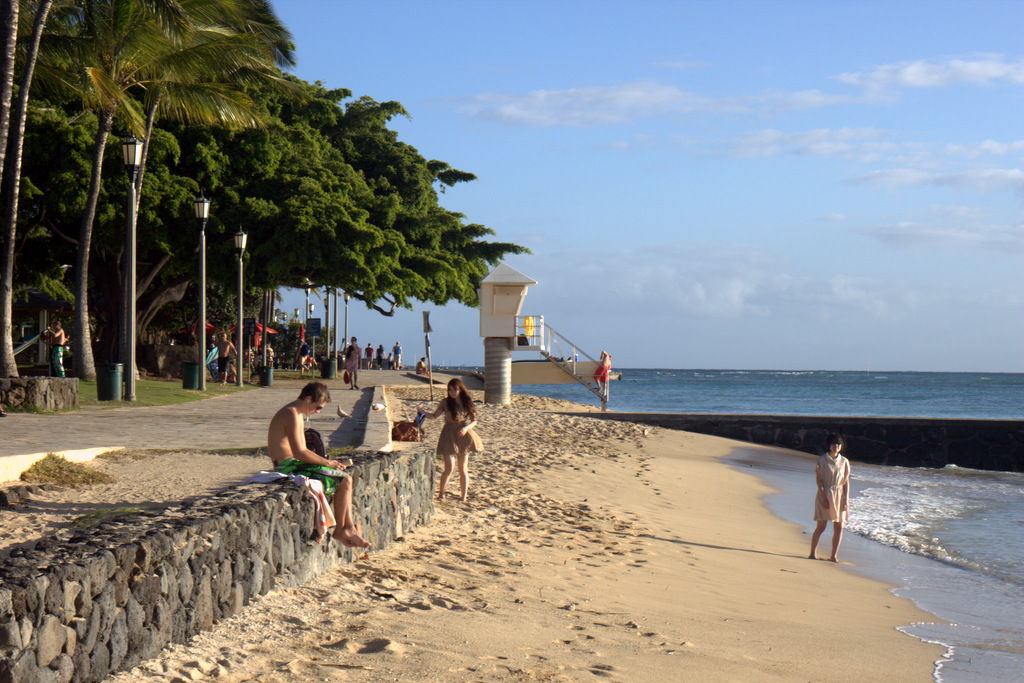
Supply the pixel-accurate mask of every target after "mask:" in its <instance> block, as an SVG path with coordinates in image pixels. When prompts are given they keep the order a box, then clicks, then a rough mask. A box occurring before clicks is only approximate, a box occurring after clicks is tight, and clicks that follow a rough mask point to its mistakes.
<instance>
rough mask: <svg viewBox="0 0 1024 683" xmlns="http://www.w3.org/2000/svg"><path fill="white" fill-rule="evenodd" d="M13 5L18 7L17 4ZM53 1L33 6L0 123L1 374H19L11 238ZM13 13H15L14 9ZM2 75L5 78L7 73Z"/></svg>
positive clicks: (13, 234) (12, 245) (12, 239)
mask: <svg viewBox="0 0 1024 683" xmlns="http://www.w3.org/2000/svg"><path fill="white" fill-rule="evenodd" d="M12 4H14V5H15V6H17V4H18V3H16V2H14V3H12ZM52 4H53V0H41V1H40V2H39V5H38V6H37V7H36V12H35V21H34V22H33V26H32V36H31V38H30V39H29V44H28V48H27V50H26V51H25V66H24V67H23V69H22V75H21V85H20V86H19V90H18V101H17V104H16V105H15V109H14V113H13V117H12V118H13V120H12V121H11V123H13V126H9V125H8V124H0V125H3V129H4V130H3V135H8V136H10V139H9V143H10V149H9V152H8V154H7V156H6V157H4V155H3V154H2V153H0V167H7V169H8V173H7V178H8V182H7V197H6V201H5V203H4V215H3V226H4V228H3V235H4V242H3V244H4V253H3V261H2V263H0V273H2V284H0V292H2V295H3V301H2V302H0V377H3V376H7V377H17V376H18V363H17V361H16V360H15V358H14V339H13V338H12V337H11V327H12V325H13V323H14V310H13V304H14V240H15V236H16V232H17V225H18V195H19V190H20V188H21V152H22V147H23V143H24V140H25V117H26V116H27V115H28V96H29V92H30V91H31V89H32V75H33V73H34V70H35V64H36V55H37V54H38V53H39V41H40V39H41V38H42V35H43V27H44V26H45V25H46V17H47V15H48V14H49V13H50V7H51V5H52ZM15 14H17V10H16V9H15ZM5 72H6V60H5ZM4 78H6V73H5V76H4ZM9 128H13V133H14V134H13V135H12V136H11V135H10V133H8V130H9ZM3 135H0V137H3ZM4 144H5V142H4V141H0V147H2V146H4ZM2 178H3V174H2V173H0V179H2Z"/></svg>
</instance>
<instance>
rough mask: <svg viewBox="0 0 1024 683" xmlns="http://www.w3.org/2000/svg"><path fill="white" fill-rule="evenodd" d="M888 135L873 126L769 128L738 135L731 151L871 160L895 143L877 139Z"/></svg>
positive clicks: (751, 153)
mask: <svg viewBox="0 0 1024 683" xmlns="http://www.w3.org/2000/svg"><path fill="white" fill-rule="evenodd" d="M888 135H889V133H888V131H884V130H880V129H877V128H841V129H839V130H831V129H828V128H819V129H817V130H811V131H804V132H799V133H783V132H782V131H779V130H772V129H769V130H761V131H757V132H754V133H747V134H745V135H741V136H740V137H739V139H738V140H737V141H736V143H735V151H736V154H737V155H739V156H742V157H774V156H779V155H781V154H796V155H817V156H826V157H842V158H851V157H852V158H857V159H860V160H874V159H877V158H878V156H879V154H880V153H881V152H882V151H887V150H891V149H893V148H894V147H895V146H894V145H892V144H891V143H887V142H880V141H881V139H882V138H884V137H887V136H888ZM868 143H872V144H868Z"/></svg>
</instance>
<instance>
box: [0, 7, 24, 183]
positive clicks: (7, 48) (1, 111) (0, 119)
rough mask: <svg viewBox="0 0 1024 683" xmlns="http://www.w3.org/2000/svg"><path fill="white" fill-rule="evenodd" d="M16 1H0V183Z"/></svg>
mask: <svg viewBox="0 0 1024 683" xmlns="http://www.w3.org/2000/svg"><path fill="white" fill-rule="evenodd" d="M20 4H21V3H20V2H18V0H0V16H2V17H3V24H2V26H3V33H2V34H0V182H3V179H4V172H3V168H4V159H5V155H6V154H7V129H8V125H9V124H10V121H11V98H12V97H13V96H14V58H15V55H16V53H17V48H18V9H19V6H20Z"/></svg>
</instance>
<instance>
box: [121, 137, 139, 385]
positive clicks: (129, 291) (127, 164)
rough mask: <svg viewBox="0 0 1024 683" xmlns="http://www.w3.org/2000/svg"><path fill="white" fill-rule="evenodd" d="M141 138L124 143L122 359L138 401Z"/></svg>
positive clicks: (125, 381) (127, 377)
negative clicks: (137, 237)
mask: <svg viewBox="0 0 1024 683" xmlns="http://www.w3.org/2000/svg"><path fill="white" fill-rule="evenodd" d="M142 146H143V142H142V141H141V140H136V139H135V136H134V135H132V136H130V137H128V138H127V139H125V140H124V141H123V142H121V152H122V153H123V154H124V168H125V170H126V171H128V227H127V230H126V231H125V240H124V259H125V261H124V302H123V303H122V305H121V314H122V316H123V317H124V334H123V336H122V339H121V341H122V344H123V346H122V349H121V358H122V360H123V362H124V400H126V401H134V400H135V200H136V197H135V192H136V189H137V187H136V181H137V179H138V177H139V169H141V168H142Z"/></svg>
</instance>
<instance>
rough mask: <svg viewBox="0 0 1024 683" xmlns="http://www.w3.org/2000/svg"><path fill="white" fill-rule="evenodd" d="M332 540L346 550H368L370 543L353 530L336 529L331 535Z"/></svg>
mask: <svg viewBox="0 0 1024 683" xmlns="http://www.w3.org/2000/svg"><path fill="white" fill-rule="evenodd" d="M331 535H332V536H333V537H334V540H335V541H337V542H338V543H341V544H342V545H343V546H345V547H346V548H369V547H370V542H369V541H367V540H366V539H365V538H363V537H362V536H360V535H359V532H357V531H356V530H355V529H349V528H337V529H335V530H334V533H333V534H331Z"/></svg>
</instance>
